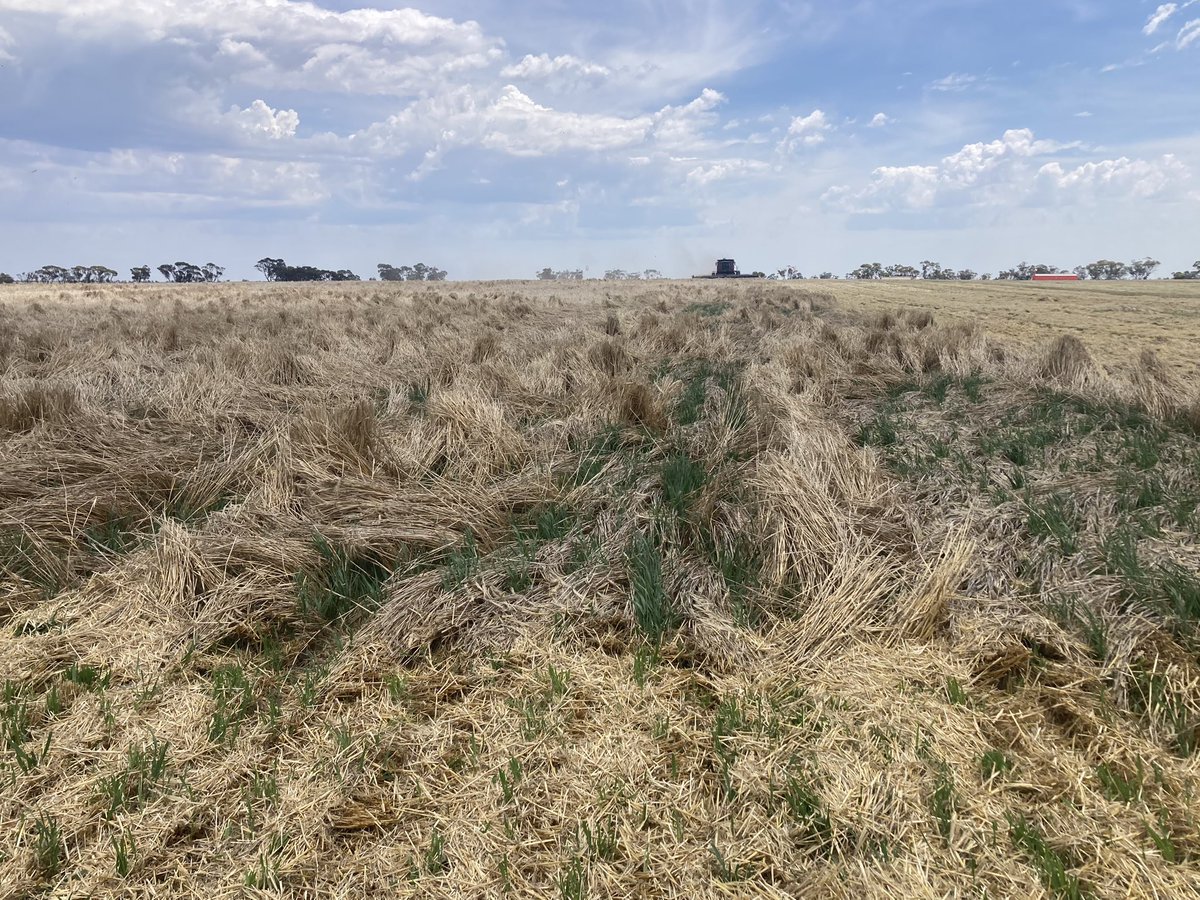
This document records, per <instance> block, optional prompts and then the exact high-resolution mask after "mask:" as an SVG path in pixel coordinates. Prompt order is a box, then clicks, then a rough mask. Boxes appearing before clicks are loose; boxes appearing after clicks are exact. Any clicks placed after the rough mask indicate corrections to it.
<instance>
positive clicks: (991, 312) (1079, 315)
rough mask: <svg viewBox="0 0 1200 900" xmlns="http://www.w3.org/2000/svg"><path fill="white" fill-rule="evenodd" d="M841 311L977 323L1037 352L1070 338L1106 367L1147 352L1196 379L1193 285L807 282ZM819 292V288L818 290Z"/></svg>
mask: <svg viewBox="0 0 1200 900" xmlns="http://www.w3.org/2000/svg"><path fill="white" fill-rule="evenodd" d="M810 284H813V285H814V289H817V290H823V291H828V292H829V293H832V294H833V296H835V297H836V298H838V300H840V301H841V302H842V304H843V305H844V306H846V307H847V308H850V309H855V310H869V311H880V310H886V309H888V308H891V307H894V306H895V305H897V304H900V305H903V306H906V307H911V308H914V309H927V310H929V311H930V312H932V313H934V315H936V316H937V317H938V320H939V321H958V322H975V323H977V324H979V325H980V326H982V327H983V328H984V329H985V330H987V331H988V332H989V333H993V334H996V335H1003V336H1004V337H1005V338H1007V339H1009V340H1012V341H1021V342H1023V343H1025V344H1030V345H1034V346H1037V345H1040V344H1042V343H1044V342H1045V341H1046V335H1047V333H1048V332H1049V333H1053V334H1073V335H1075V336H1076V337H1079V338H1081V339H1082V340H1083V341H1085V342H1086V343H1087V346H1088V349H1089V350H1090V351H1091V352H1092V354H1094V356H1095V358H1096V360H1097V361H1098V362H1100V363H1101V364H1102V365H1105V366H1120V365H1126V364H1129V363H1130V362H1133V361H1134V360H1135V359H1136V355H1137V354H1136V353H1131V351H1130V348H1131V347H1136V348H1138V350H1141V349H1143V348H1148V349H1152V350H1154V351H1155V353H1157V355H1158V356H1159V358H1160V359H1161V360H1162V361H1163V362H1164V363H1165V364H1167V365H1168V366H1169V367H1170V368H1172V369H1174V370H1175V371H1176V372H1178V373H1179V374H1182V375H1186V376H1188V377H1191V378H1197V377H1200V356H1198V355H1197V354H1196V352H1195V349H1194V348H1195V347H1196V346H1197V345H1198V344H1200V297H1198V289H1197V287H1196V285H1195V283H1194V282H1191V283H1189V282H1186V281H1142V282H1135V281H1080V282H1066V283H1064V282H1003V281H990V282H983V281H972V282H939V281H920V280H917V281H900V282H895V281H888V282H856V281H835V282H811V283H810ZM818 286H819V287H818Z"/></svg>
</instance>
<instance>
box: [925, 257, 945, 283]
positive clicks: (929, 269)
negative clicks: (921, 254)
mask: <svg viewBox="0 0 1200 900" xmlns="http://www.w3.org/2000/svg"><path fill="white" fill-rule="evenodd" d="M921 277H922V278H941V277H942V264H941V263H937V262H934V261H933V260H931V259H923V260H921Z"/></svg>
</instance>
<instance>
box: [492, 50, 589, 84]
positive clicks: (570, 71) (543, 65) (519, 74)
mask: <svg viewBox="0 0 1200 900" xmlns="http://www.w3.org/2000/svg"><path fill="white" fill-rule="evenodd" d="M611 74H612V73H611V72H610V71H609V69H608V68H606V67H605V66H601V65H597V64H595V63H589V62H584V61H583V60H582V59H578V58H576V57H574V56H570V55H564V56H555V57H551V56H550V54H548V53H543V54H541V55H539V56H533V55H528V56H525V57H524V58H523V59H522V60H521V61H520V62H518V63H515V64H513V65H511V66H505V67H504V68H503V69H501V70H500V75H501V76H502V77H504V78H517V79H523V80H525V81H548V80H551V79H554V78H558V77H562V76H569V77H579V78H584V79H594V78H606V77H608V76H609V75H611Z"/></svg>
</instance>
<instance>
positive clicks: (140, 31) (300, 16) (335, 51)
mask: <svg viewBox="0 0 1200 900" xmlns="http://www.w3.org/2000/svg"><path fill="white" fill-rule="evenodd" d="M0 11H11V12H19V13H26V14H30V15H37V16H42V17H48V18H52V19H53V20H54V22H55V24H56V26H57V30H58V31H59V32H60V33H61V34H63V35H64V36H66V37H68V38H69V39H70V40H71V41H72V42H75V43H86V42H112V41H114V40H115V39H119V40H120V41H122V42H124V43H125V44H130V43H133V44H139V43H142V44H148V43H158V42H166V41H169V42H172V43H174V44H176V45H177V46H178V47H179V49H180V51H181V52H189V53H191V54H194V56H195V57H196V58H197V59H199V60H204V59H212V58H214V57H217V58H221V59H223V60H224V62H225V65H224V66H222V67H221V68H220V71H221V73H222V74H227V75H231V76H233V77H238V78H241V79H243V80H246V81H249V82H252V83H258V84H264V85H271V86H286V87H294V88H307V89H317V90H334V91H346V92H355V93H378V94H388V93H406V92H415V91H419V90H420V89H422V88H423V87H425V86H427V85H428V84H429V82H430V81H431V80H432V79H435V78H438V77H448V76H452V75H453V74H454V73H456V72H461V71H463V70H465V69H480V68H484V67H486V66H490V65H493V64H494V63H496V62H498V61H499V60H500V58H501V57H502V55H503V50H502V47H503V42H502V41H499V40H497V39H494V38H489V37H488V36H486V35H485V34H484V33H483V30H482V29H481V28H480V26H479V25H478V24H477V23H475V22H469V21H468V22H456V21H454V20H452V19H446V18H440V17H437V16H430V15H426V14H425V13H422V12H420V11H418V10H415V9H391V10H380V9H351V10H347V11H345V12H335V11H332V10H327V9H324V8H322V7H320V6H317V5H316V4H314V3H309V2H303V0H271V2H262V0H187V2H163V0H0ZM229 63H236V64H237V65H235V66H230V65H229Z"/></svg>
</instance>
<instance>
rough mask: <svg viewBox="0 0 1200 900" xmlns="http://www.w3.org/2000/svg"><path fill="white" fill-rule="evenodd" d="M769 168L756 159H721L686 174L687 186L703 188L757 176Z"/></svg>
mask: <svg viewBox="0 0 1200 900" xmlns="http://www.w3.org/2000/svg"><path fill="white" fill-rule="evenodd" d="M770 170H771V167H770V166H769V165H768V164H767V163H765V162H761V161H760V160H757V159H723V160H718V161H717V162H713V163H710V164H708V165H703V166H696V167H695V168H693V169H691V170H690V171H689V172H688V173H687V176H686V177H687V181H688V183H689V184H693V185H697V186H700V187H703V186H705V185H709V184H712V183H713V182H716V181H725V180H726V179H729V178H738V177H745V176H750V175H759V174H762V173H764V172H769V171H770Z"/></svg>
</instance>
